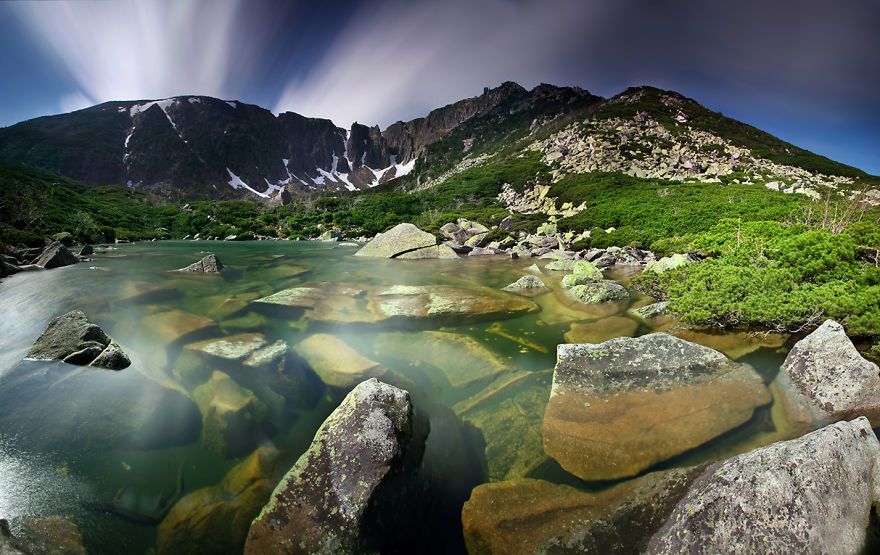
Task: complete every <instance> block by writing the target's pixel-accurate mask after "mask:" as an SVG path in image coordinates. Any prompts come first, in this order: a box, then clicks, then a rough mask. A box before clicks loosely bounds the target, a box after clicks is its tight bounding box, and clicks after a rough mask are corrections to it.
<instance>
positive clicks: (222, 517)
mask: <svg viewBox="0 0 880 555" xmlns="http://www.w3.org/2000/svg"><path fill="white" fill-rule="evenodd" d="M277 459H278V452H277V451H276V450H275V449H274V448H272V447H261V448H259V449H257V450H256V451H254V452H253V453H251V454H250V455H249V456H248V457H247V458H246V459H245V460H244V461H242V462H240V463H239V464H237V465H235V466H234V467H233V468H232V470H230V471H229V473H228V474H226V476H225V477H224V478H223V481H222V482H220V483H219V484H217V485H215V486H210V487H206V488H201V489H198V490H196V491H194V492H192V493H189V494H187V495H185V496H184V497H182V498H180V499H179V500H178V501H177V503H175V504H174V506H172V507H171V510H170V511H168V514H167V515H166V516H165V518H164V519H163V520H162V522H161V523H160V524H159V529H158V531H157V539H156V547H157V551H158V552H159V553H160V554H165V553H167V554H169V555H176V554H184V553H193V554H195V553H229V552H240V551H241V549H242V547H244V542H245V539H246V538H247V534H248V529H249V528H250V525H251V521H252V520H253V519H254V517H255V516H257V514H258V513H259V512H260V509H261V508H262V507H263V506H264V505H265V504H266V501H268V500H269V495H270V494H271V493H272V488H273V487H275V484H276V481H277V476H276V468H275V467H276V466H277V464H276V463H277Z"/></svg>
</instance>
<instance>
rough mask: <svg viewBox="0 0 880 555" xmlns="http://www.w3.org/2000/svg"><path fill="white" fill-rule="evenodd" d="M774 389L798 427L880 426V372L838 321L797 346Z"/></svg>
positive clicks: (830, 322) (820, 329) (807, 337)
mask: <svg viewBox="0 0 880 555" xmlns="http://www.w3.org/2000/svg"><path fill="white" fill-rule="evenodd" d="M773 384H774V386H775V387H776V388H777V390H778V391H779V393H780V395H779V397H780V399H779V402H780V406H781V407H782V409H783V412H784V413H785V415H786V416H787V417H788V419H789V420H791V421H793V422H795V423H797V424H800V425H805V426H808V427H810V428H818V427H821V426H824V425H826V424H829V423H831V422H836V421H838V420H848V419H851V418H855V417H857V416H866V417H867V418H868V420H870V421H871V424H872V425H874V426H880V370H878V367H877V365H876V364H874V363H873V362H870V361H868V360H866V359H864V358H862V356H861V355H860V354H859V352H858V351H857V350H856V348H855V346H853V344H852V341H850V340H849V337H847V336H846V332H845V331H844V329H843V326H841V325H840V324H838V323H837V322H835V321H833V320H826V321H825V323H824V324H822V325H821V326H819V327H818V328H817V329H816V330H815V331H814V332H813V333H811V334H810V335H808V336H806V337H805V338H803V339H801V340H800V341H798V342H797V343H796V344H795V346H794V347H793V348H792V349H791V351H790V352H789V353H788V356H787V357H786V359H785V362H784V363H783V365H782V368H781V369H780V370H779V374H778V375H777V377H776V380H775V381H774V382H773Z"/></svg>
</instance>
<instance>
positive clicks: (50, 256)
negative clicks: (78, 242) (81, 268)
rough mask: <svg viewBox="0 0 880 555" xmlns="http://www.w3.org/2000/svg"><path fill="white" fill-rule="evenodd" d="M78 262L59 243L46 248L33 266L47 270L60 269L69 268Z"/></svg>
mask: <svg viewBox="0 0 880 555" xmlns="http://www.w3.org/2000/svg"><path fill="white" fill-rule="evenodd" d="M77 262H79V260H78V259H77V258H76V256H75V255H74V254H73V253H72V252H70V250H68V248H67V247H65V246H64V245H63V244H62V243H60V242H57V241H56V242H55V243H52V244H51V245H49V246H48V247H46V250H44V251H43V253H42V254H41V255H40V258H38V259H37V261H36V262H34V265H36V266H39V267H40V268H45V269H47V270H49V269H52V268H60V267H62V266H70V265H71V264H76V263H77Z"/></svg>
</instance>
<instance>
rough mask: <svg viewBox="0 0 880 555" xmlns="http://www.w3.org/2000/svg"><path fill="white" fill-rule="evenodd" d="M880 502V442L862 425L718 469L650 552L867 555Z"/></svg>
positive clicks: (839, 426)
mask: <svg viewBox="0 0 880 555" xmlns="http://www.w3.org/2000/svg"><path fill="white" fill-rule="evenodd" d="M878 502H880V443H878V442H877V437H876V436H875V435H874V432H873V430H872V429H871V425H870V423H869V422H868V420H867V419H865V418H858V419H856V420H853V421H852V422H839V423H836V424H832V425H830V426H828V427H826V428H822V429H821V430H818V431H815V432H812V433H810V434H807V435H805V436H803V437H801V438H798V439H793V440H790V441H781V442H778V443H774V444H772V445H768V446H767V447H761V448H759V449H755V450H754V451H751V452H749V453H745V454H742V455H738V456H736V457H733V458H731V459H728V460H726V461H722V462H718V463H715V464H713V465H711V466H710V467H709V468H707V469H706V470H705V472H703V473H702V475H701V476H700V477H699V478H697V479H696V480H695V481H694V483H693V485H692V486H691V489H690V491H689V492H688V494H687V495H686V496H685V497H684V498H682V499H681V501H680V502H679V503H678V505H677V506H676V508H675V510H674V511H673V512H672V514H671V516H670V517H669V519H668V521H667V522H666V523H665V524H664V525H663V528H662V529H661V530H660V531H659V532H657V534H656V535H655V536H654V537H653V538H652V540H651V542H650V545H649V548H648V552H649V553H863V552H865V547H866V545H865V542H866V530H867V528H868V524H869V522H870V520H871V507H872V505H875V504H877V503H878Z"/></svg>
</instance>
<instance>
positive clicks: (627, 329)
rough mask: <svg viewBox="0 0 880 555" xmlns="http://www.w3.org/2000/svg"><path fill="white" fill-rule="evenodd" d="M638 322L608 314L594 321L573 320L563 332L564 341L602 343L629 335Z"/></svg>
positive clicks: (632, 332)
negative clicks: (606, 316)
mask: <svg viewBox="0 0 880 555" xmlns="http://www.w3.org/2000/svg"><path fill="white" fill-rule="evenodd" d="M637 329H639V323H638V322H636V321H635V320H633V319H631V318H626V317H625V316H609V317H608V318H602V319H601V320H596V321H595V322H574V323H572V324H571V327H570V328H569V330H568V331H567V332H565V342H566V343H602V342H603V341H608V340H609V339H614V338H615V337H629V336H631V335H633V334H634V333H635V332H636V330H637Z"/></svg>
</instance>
